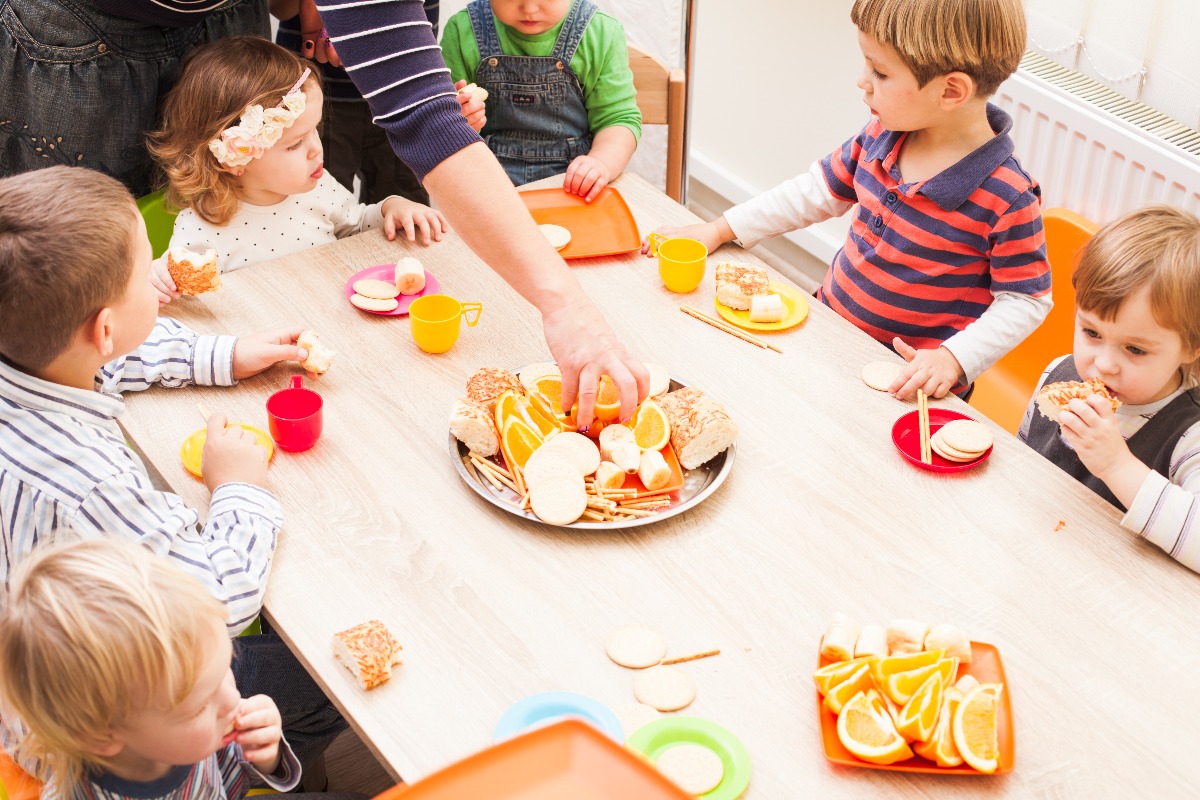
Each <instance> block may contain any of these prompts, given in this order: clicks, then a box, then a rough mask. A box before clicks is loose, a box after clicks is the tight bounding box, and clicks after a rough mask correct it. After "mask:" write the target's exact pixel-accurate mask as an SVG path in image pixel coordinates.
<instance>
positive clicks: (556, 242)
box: [538, 225, 571, 250]
mask: <svg viewBox="0 0 1200 800" xmlns="http://www.w3.org/2000/svg"><path fill="white" fill-rule="evenodd" d="M538 230H539V231H541V232H542V236H545V237H546V241H548V242H550V246H551V247H553V248H554V249H555V250H562V249H563V248H564V247H566V246H567V245H569V244H570V243H571V232H570V231H569V230H567V229H566V228H564V227H563V226H562V225H538Z"/></svg>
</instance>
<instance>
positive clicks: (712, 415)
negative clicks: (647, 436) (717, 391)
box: [657, 386, 738, 469]
mask: <svg viewBox="0 0 1200 800" xmlns="http://www.w3.org/2000/svg"><path fill="white" fill-rule="evenodd" d="M657 402H658V404H659V406H661V407H662V410H663V411H664V412H665V413H666V415H667V421H668V422H669V423H670V425H671V446H672V447H673V448H675V455H676V456H678V457H679V463H680V464H681V465H682V466H683V468H684V469H695V468H696V467H698V466H700V465H701V464H703V463H704V462H706V461H709V460H710V459H712V458H713V457H714V456H716V455H717V454H718V453H721V452H723V451H724V450H726V449H727V448H728V447H729V446H730V445H731V444H733V442H734V440H735V439H737V435H738V429H737V425H736V424H734V422H733V420H732V419H730V417H729V414H727V413H726V412H725V407H724V406H722V405H721V404H720V403H718V402H716V401H715V400H711V399H709V398H708V397H706V396H705V395H704V392H702V391H700V390H699V389H698V388H696V387H694V386H689V387H687V388H686V389H680V390H678V391H675V392H668V393H667V394H664V395H663V396H662V397H660V398H658V401H657Z"/></svg>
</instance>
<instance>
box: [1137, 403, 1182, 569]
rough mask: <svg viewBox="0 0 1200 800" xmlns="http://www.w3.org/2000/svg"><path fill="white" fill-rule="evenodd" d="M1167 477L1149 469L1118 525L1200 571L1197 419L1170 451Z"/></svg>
mask: <svg viewBox="0 0 1200 800" xmlns="http://www.w3.org/2000/svg"><path fill="white" fill-rule="evenodd" d="M1170 473H1171V477H1170V480H1168V479H1167V478H1165V477H1163V476H1162V475H1161V474H1159V473H1157V472H1155V471H1153V470H1151V471H1150V474H1149V475H1147V476H1146V480H1145V481H1143V482H1142V486H1141V488H1140V489H1138V493H1137V494H1136V495H1134V498H1133V503H1132V504H1131V505H1130V506H1129V511H1128V512H1126V514H1125V516H1124V517H1123V518H1122V519H1121V526H1122V527H1124V528H1127V529H1128V530H1131V531H1133V532H1134V533H1136V534H1138V535H1139V536H1142V537H1144V538H1146V539H1147V540H1148V541H1150V542H1152V543H1153V544H1155V545H1157V546H1158V547H1161V548H1162V549H1163V550H1165V551H1166V552H1167V554H1168V555H1170V556H1171V558H1173V559H1175V560H1176V561H1178V562H1179V563H1180V564H1183V565H1184V566H1185V567H1187V568H1188V569H1190V570H1194V571H1196V572H1200V423H1197V424H1196V425H1193V426H1192V427H1190V428H1188V429H1187V431H1186V432H1184V434H1183V436H1182V437H1180V439H1179V442H1178V443H1177V444H1176V445H1175V449H1174V450H1173V451H1172V453H1171V469H1170Z"/></svg>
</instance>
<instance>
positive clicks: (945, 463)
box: [892, 408, 992, 472]
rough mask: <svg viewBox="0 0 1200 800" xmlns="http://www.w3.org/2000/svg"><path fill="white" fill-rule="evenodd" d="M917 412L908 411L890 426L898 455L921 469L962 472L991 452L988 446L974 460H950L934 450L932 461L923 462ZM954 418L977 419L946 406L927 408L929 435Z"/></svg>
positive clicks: (981, 460) (983, 459)
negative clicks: (930, 462)
mask: <svg viewBox="0 0 1200 800" xmlns="http://www.w3.org/2000/svg"><path fill="white" fill-rule="evenodd" d="M917 414H918V412H916V411H910V412H908V413H907V414H905V415H904V416H903V417H901V418H900V419H898V420H896V424H895V425H893V426H892V441H893V442H894V443H895V444H896V449H897V450H899V451H900V455H902V456H904V457H905V458H907V459H908V460H909V461H911V462H912V463H913V464H916V465H917V466H918V467H920V468H921V469H927V470H930V471H932V472H962V471H963V470H964V469H971V468H972V467H977V466H979V465H980V464H982V463H983V462H984V461H987V460H988V456H990V455H991V454H992V448H990V447H989V448H988V449H987V450H984V451H983V455H981V456H980V457H979V458H977V459H975V460H974V461H951V460H950V459H948V458H942V457H941V456H939V455H938V454H937V452H936V451H935V452H934V454H933V463H932V464H926V463H924V462H923V461H921V423H920V422H919V421H918V420H917ZM956 419H969V420H972V421H977V420H975V419H974V418H973V417H968V416H967V415H966V414H960V413H958V412H957V411H950V410H949V409H946V408H931V409H929V435H930V436H932V435H933V434H935V433H937V432H938V429H939V428H941V427H942V426H943V425H945V424H946V423H947V422H952V421H954V420H956Z"/></svg>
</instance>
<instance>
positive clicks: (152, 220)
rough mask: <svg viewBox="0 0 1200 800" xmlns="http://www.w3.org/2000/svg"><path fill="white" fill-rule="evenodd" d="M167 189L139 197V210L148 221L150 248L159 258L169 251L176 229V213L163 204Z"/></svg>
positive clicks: (147, 229) (147, 231)
mask: <svg viewBox="0 0 1200 800" xmlns="http://www.w3.org/2000/svg"><path fill="white" fill-rule="evenodd" d="M165 194H166V192H165V191H157V192H154V193H152V194H148V195H145V196H143V197H139V198H138V199H137V207H138V211H140V212H141V214H142V219H144V220H145V221H146V234H147V235H148V236H149V237H150V248H151V250H153V251H154V257H155V258H158V257H159V256H161V255H162V254H163V253H165V252H167V245H169V244H170V243H171V233H172V231H174V230H175V215H174V214H172V213H171V212H170V211H167V209H166V207H165V206H164V205H163V196H164V195H165Z"/></svg>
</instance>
